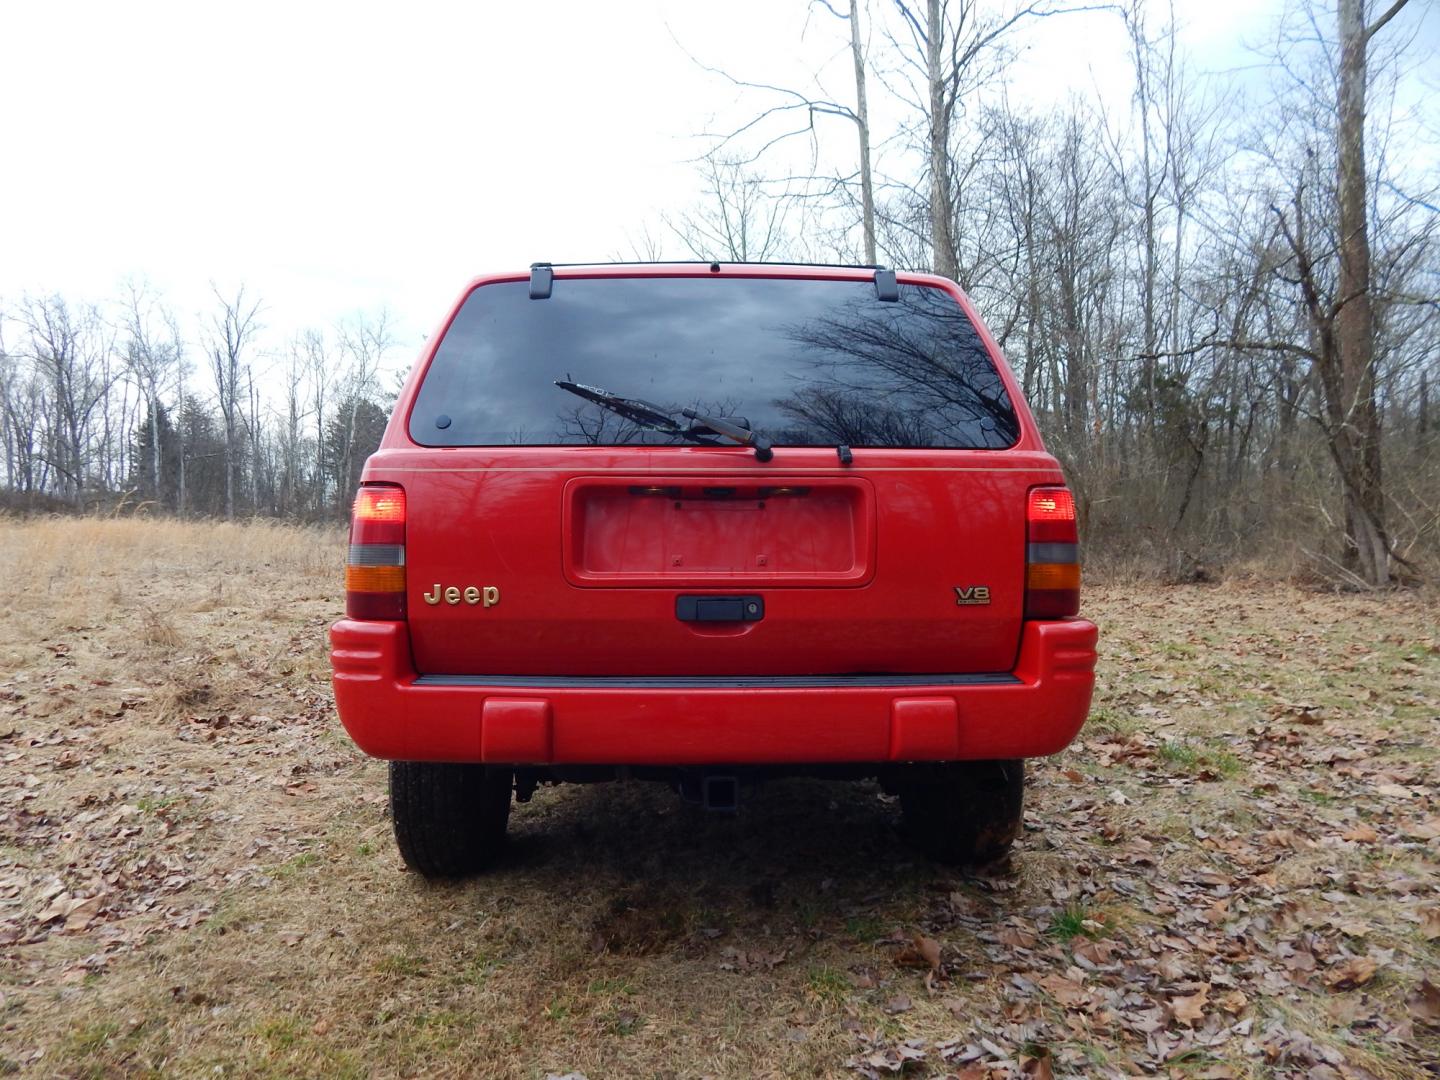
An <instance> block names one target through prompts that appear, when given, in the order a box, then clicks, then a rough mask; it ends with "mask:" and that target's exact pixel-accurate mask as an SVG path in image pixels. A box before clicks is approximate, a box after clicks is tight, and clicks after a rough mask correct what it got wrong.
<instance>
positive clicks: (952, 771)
mask: <svg viewBox="0 0 1440 1080" xmlns="http://www.w3.org/2000/svg"><path fill="white" fill-rule="evenodd" d="M894 787H895V789H896V791H897V793H898V794H899V796H900V806H901V809H902V810H904V812H905V826H906V830H907V832H908V833H909V834H910V839H911V840H912V842H914V844H915V845H916V846H917V847H919V848H920V849H921V850H922V851H924V852H925V854H927V855H929V856H930V857H931V858H932V859H934V860H935V861H936V862H943V863H952V864H953V863H959V864H978V863H988V862H994V861H995V860H996V859H999V858H1001V857H1002V856H1004V855H1005V854H1006V853H1007V852H1009V850H1010V845H1011V844H1013V843H1014V842H1015V838H1016V837H1018V836H1019V835H1020V828H1021V823H1022V817H1023V814H1024V801H1025V762H1024V761H1023V760H1019V759H1017V760H1012V761H955V762H945V763H943V764H935V765H912V766H909V767H908V768H906V769H904V770H903V771H902V772H901V773H900V774H899V775H898V776H896V778H895V783H894Z"/></svg>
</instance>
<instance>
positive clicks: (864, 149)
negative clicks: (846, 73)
mask: <svg viewBox="0 0 1440 1080" xmlns="http://www.w3.org/2000/svg"><path fill="white" fill-rule="evenodd" d="M850 52H851V54H852V55H853V56H854V58H855V126H856V127H857V128H859V130H860V200H861V213H862V222H863V224H864V227H865V261H866V262H868V263H874V262H875V261H876V259H875V188H874V186H873V184H872V181H871V177H870V110H869V108H868V106H867V105H866V104H865V56H864V54H863V53H862V52H861V51H860V2H859V0H850Z"/></svg>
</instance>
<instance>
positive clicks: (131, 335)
mask: <svg viewBox="0 0 1440 1080" xmlns="http://www.w3.org/2000/svg"><path fill="white" fill-rule="evenodd" d="M123 305H124V306H123V315H122V326H123V331H124V333H125V337H126V341H125V362H126V364H127V365H128V367H129V369H130V371H131V374H132V375H133V376H134V378H135V380H136V382H137V383H138V384H139V386H140V393H141V396H142V398H143V399H144V402H145V408H146V411H147V415H148V419H149V423H150V447H149V449H150V461H149V472H150V492H151V495H152V497H155V498H158V497H159V496H160V491H161V476H160V472H161V467H160V462H161V459H162V457H163V456H164V446H163V442H164V438H163V434H162V431H161V424H160V409H161V404H162V399H163V397H164V394H165V393H166V392H167V391H168V390H169V389H170V384H171V382H172V380H174V379H175V378H176V376H177V374H178V373H179V368H180V366H181V365H182V364H183V363H184V345H183V343H182V341H181V337H180V328H179V326H178V324H177V323H176V321H175V316H174V313H173V312H171V311H169V310H168V309H166V308H165V307H164V306H163V305H162V304H160V303H159V301H158V300H157V299H156V297H155V296H154V295H153V292H152V290H151V289H150V287H149V285H148V284H146V283H145V282H143V281H137V280H136V279H134V278H132V279H130V280H129V281H127V282H126V283H125V297H124V300H123ZM157 323H159V326H157V325H156V324H157Z"/></svg>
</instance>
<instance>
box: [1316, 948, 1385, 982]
mask: <svg viewBox="0 0 1440 1080" xmlns="http://www.w3.org/2000/svg"><path fill="white" fill-rule="evenodd" d="M1378 967H1379V965H1378V964H1376V963H1375V961H1374V960H1372V959H1370V957H1368V956H1352V957H1351V958H1350V959H1349V960H1346V961H1345V962H1344V963H1343V964H1337V965H1336V966H1335V967H1333V968H1331V969H1330V970H1329V971H1328V972H1326V973H1325V985H1326V986H1328V987H1330V989H1331V990H1352V989H1354V988H1355V987H1357V986H1364V985H1365V984H1366V983H1368V982H1369V981H1370V980H1371V979H1373V978H1374V977H1375V972H1376V970H1377V968H1378Z"/></svg>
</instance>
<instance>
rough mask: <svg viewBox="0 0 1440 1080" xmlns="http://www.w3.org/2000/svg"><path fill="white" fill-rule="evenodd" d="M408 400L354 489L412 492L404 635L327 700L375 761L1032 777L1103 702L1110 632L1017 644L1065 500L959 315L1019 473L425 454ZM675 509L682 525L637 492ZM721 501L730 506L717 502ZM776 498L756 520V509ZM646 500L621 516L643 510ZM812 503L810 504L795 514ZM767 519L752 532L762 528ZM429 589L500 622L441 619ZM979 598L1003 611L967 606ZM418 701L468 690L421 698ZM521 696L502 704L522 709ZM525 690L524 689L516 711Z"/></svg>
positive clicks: (644, 272) (351, 660)
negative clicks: (721, 612) (387, 486)
mask: <svg viewBox="0 0 1440 1080" xmlns="http://www.w3.org/2000/svg"><path fill="white" fill-rule="evenodd" d="M667 274H668V275H683V276H689V277H709V276H716V275H712V274H711V273H710V272H709V270H708V268H706V267H705V266H694V265H685V264H680V265H673V266H628V267H627V266H609V267H581V268H556V270H555V278H556V280H557V282H563V280H564V279H565V278H584V277H642V276H646V277H648V276H656V275H667ZM720 276H741V277H758V278H769V277H774V278H784V277H802V278H819V279H831V278H833V279H846V280H856V279H861V280H863V279H866V278H868V276H869V274H868V273H867V272H866V271H864V270H854V269H843V268H815V267H744V266H724V267H722V268H721V271H720ZM525 277H526V275H525V274H503V275H495V276H492V277H486V278H480V279H477V280H476V281H475V282H473V283H472V285H471V286H470V289H467V290H466V293H465V294H464V295H462V297H461V298H460V300H459V301H457V303H456V305H455V306H454V308H452V310H451V312H450V314H449V316H448V317H447V318H446V320H445V322H444V323H443V324H442V325H441V327H440V328H439V331H438V332H437V333H436V334H435V335H433V337H432V338H431V340H430V343H429V344H428V345H427V347H426V350H425V352H424V353H423V354H422V356H421V357H420V359H419V362H418V363H417V364H416V365H415V368H414V370H413V371H412V373H411V375H410V378H409V380H408V382H407V384H406V386H405V388H404V389H403V391H402V393H401V396H400V399H399V402H398V403H397V406H396V409H395V412H394V414H393V416H392V417H391V420H390V423H389V425H388V427H387V430H386V433H385V436H384V439H383V441H382V443H381V448H380V450H379V451H378V452H377V453H376V454H375V455H373V456H372V457H371V459H370V460H369V462H367V464H366V467H365V471H364V480H366V481H370V482H374V481H383V482H386V483H393V484H399V485H401V486H402V487H403V488H404V489H405V494H406V500H407V505H408V524H407V529H406V535H405V564H406V579H407V594H406V609H407V612H408V616H407V617H408V621H407V622H401V623H394V622H361V621H352V620H345V621H342V622H340V623H337V624H336V625H335V627H334V629H333V630H332V641H333V645H334V651H333V654H332V658H333V663H334V670H335V692H336V700H337V705H338V707H339V710H340V715H341V718H342V720H343V722H344V723H345V726H346V728H347V730H348V731H349V732H350V734H351V735H352V736H353V737H354V738H355V740H356V742H357V743H358V744H359V745H360V746H361V748H362V749H364V750H365V751H366V752H368V753H371V754H374V755H376V756H379V757H388V758H394V759H408V760H437V761H493V762H511V763H520V762H527V763H530V762H533V763H556V764H558V763H578V764H607V763H614V764H632V765H641V764H705V763H736V764H739V763H769V764H783V763H821V762H883V761H901V760H951V759H973V758H991V757H1029V756H1036V755H1041V754H1049V753H1053V752H1055V751H1057V750H1059V749H1061V748H1062V747H1063V746H1065V745H1066V744H1067V743H1068V742H1069V741H1070V740H1071V739H1072V738H1073V737H1074V734H1075V732H1076V731H1077V730H1078V729H1079V727H1080V724H1081V723H1082V722H1083V721H1084V718H1085V715H1086V712H1087V710H1088V707H1089V701H1090V694H1091V689H1092V686H1093V667H1094V657H1095V653H1094V644H1095V635H1096V632H1095V628H1094V626H1093V625H1091V624H1090V623H1087V622H1083V621H1081V620H1057V621H1053V622H1029V623H1027V622H1025V621H1024V620H1023V604H1024V582H1025V563H1024V559H1025V555H1024V552H1025V544H1026V522H1025V506H1026V500H1027V497H1028V492H1029V489H1030V488H1032V487H1034V486H1037V485H1042V484H1060V483H1063V482H1064V481H1063V476H1062V475H1061V472H1060V469H1059V466H1058V464H1057V463H1056V461H1055V459H1054V458H1053V457H1051V456H1050V455H1049V454H1048V453H1046V452H1045V449H1044V446H1043V445H1042V443H1041V440H1040V438H1039V435H1038V433H1037V430H1036V427H1035V423H1034V420H1033V418H1032V417H1031V415H1030V413H1029V410H1028V409H1027V408H1026V406H1025V403H1024V399H1023V396H1022V394H1021V392H1020V388H1019V387H1018V385H1017V384H1016V382H1015V379H1014V376H1013V374H1012V373H1011V372H1010V371H1009V369H1008V367H1007V366H1006V365H1005V363H1004V361H1003V359H1002V358H1001V356H1000V352H999V349H998V346H996V344H995V342H994V340H993V338H992V337H991V336H990V335H989V332H988V331H987V330H986V329H985V326H984V323H983V322H982V321H981V320H980V318H979V316H978V315H977V314H976V313H975V311H974V309H973V308H972V306H971V305H970V302H969V300H968V299H967V298H966V297H965V296H964V294H963V293H962V292H961V291H960V290H959V288H958V287H957V286H956V285H955V284H954V283H953V282H950V281H947V280H945V279H942V278H935V277H931V276H928V275H916V274H901V275H899V280H900V282H901V283H904V284H916V285H931V286H935V287H938V288H942V289H944V290H946V291H947V292H948V293H949V294H950V295H952V296H953V297H954V298H955V300H956V302H957V303H958V304H959V305H960V306H961V307H962V308H963V309H964V310H965V311H966V313H967V314H968V315H969V317H970V318H971V320H972V321H973V322H974V323H975V325H976V327H977V328H978V330H979V332H980V335H981V338H982V340H983V341H984V343H985V346H986V348H987V349H988V350H989V351H990V353H991V356H992V357H993V358H994V359H995V361H996V364H997V367H998V368H999V370H1000V373H1001V377H1002V379H1003V381H1004V383H1005V385H1006V387H1007V389H1008V391H1009V394H1010V397H1011V400H1012V402H1013V403H1014V406H1015V410H1016V413H1017V414H1018V417H1019V420H1020V432H1021V434H1020V438H1019V440H1018V441H1017V443H1016V444H1015V445H1014V446H1013V447H1011V448H1009V449H1005V450H948V449H947V450H901V449H866V448H861V449H856V450H855V451H854V461H853V465H852V466H849V467H843V466H841V464H840V463H839V461H838V458H837V455H836V453H835V451H834V450H833V449H830V448H819V447H786V446H777V447H776V448H775V452H774V457H773V459H772V460H770V461H768V462H763V463H762V462H759V461H757V460H756V459H755V457H754V455H753V453H751V451H749V450H747V449H745V448H743V447H738V446H650V445H646V446H533V445H532V446H496V447H457V448H427V447H420V446H418V445H416V444H415V443H414V442H413V441H412V440H411V438H410V436H409V417H410V412H411V410H412V408H413V406H414V402H415V397H416V394H417V392H418V388H419V386H420V383H421V382H422V381H423V379H424V375H425V371H426V369H427V367H428V365H429V363H430V362H431V360H432V358H433V356H434V352H435V350H436V348H437V347H438V344H439V342H440V340H441V338H442V337H443V335H444V333H445V331H446V329H448V327H449V325H450V323H451V321H452V320H453V319H454V317H455V315H456V313H457V312H458V311H459V308H460V305H461V304H462V303H463V302H464V299H465V297H466V296H468V294H469V292H470V291H471V290H473V289H475V288H480V287H483V286H484V285H486V284H489V283H493V282H499V281H516V280H524V278H525ZM647 485H650V486H664V487H666V488H667V489H675V488H679V489H680V491H681V494H680V496H679V497H678V498H672V497H669V496H667V497H663V498H662V497H659V496H652V495H646V494H644V493H641V492H639V490H638V489H642V488H644V487H645V486H647ZM707 487H709V488H714V487H729V488H734V489H735V494H734V495H733V496H732V497H731V498H727V499H726V500H724V501H723V502H715V501H707V500H706V499H705V498H703V497H702V496H703V489H704V488H707ZM762 487H763V488H768V489H775V488H788V489H791V493H775V492H774V491H773V490H772V491H770V492H769V493H768V494H765V496H764V497H763V498H762V493H761V490H760V489H761V488H762ZM632 489H633V490H632ZM796 489H801V490H803V494H796V493H794V492H795V491H796ZM762 504H763V505H762ZM436 585H440V586H442V588H443V587H452V586H453V587H458V588H459V589H461V590H464V589H465V588H467V587H474V588H477V589H484V588H487V587H493V588H495V589H497V590H498V597H499V602H498V603H495V604H493V605H488V604H487V605H478V604H467V603H460V604H447V603H443V602H442V603H439V604H429V603H426V602H425V601H424V599H423V594H425V593H426V592H431V593H432V594H433V590H434V589H435V586H436ZM957 586H959V587H966V588H970V587H973V586H987V587H988V588H989V590H990V596H991V601H990V603H988V604H983V605H982V604H976V605H963V606H962V605H958V604H957V603H956V594H955V591H954V590H955V588H956V587H957ZM679 592H685V593H702V594H703V593H705V592H713V593H718V594H731V595H733V594H735V593H737V592H746V593H758V594H763V597H764V602H765V618H764V619H763V620H761V621H758V622H750V623H724V624H699V623H687V622H681V621H679V620H677V619H676V617H675V597H676V595H677V593H679ZM851 672H884V673H892V674H903V673H913V674H925V673H944V674H947V675H953V674H963V673H991V672H1013V673H1014V674H1015V675H1016V677H1017V679H1018V682H1016V683H1013V684H1009V685H994V684H988V685H967V686H958V687H957V686H945V685H941V686H923V685H920V686H906V687H904V688H903V690H901V689H897V688H895V687H893V686H892V687H865V688H844V689H839V688H823V689H822V688H803V689H802V688H786V689H713V688H709V689H683V690H676V689H663V690H662V689H620V688H604V687H597V686H596V685H594V684H593V683H592V684H588V685H585V686H583V687H571V688H566V689H556V690H551V689H546V690H543V691H542V690H539V689H523V688H522V689H519V690H516V689H501V688H498V687H487V686H486V685H485V684H484V681H483V677H484V676H486V675H490V676H506V677H517V676H518V677H524V676H573V677H582V678H593V677H610V676H672V677H682V676H683V677H693V678H695V679H696V680H697V684H701V685H703V680H704V679H705V678H707V677H717V676H776V675H784V676H806V675H826V674H846V673H851ZM417 673H424V674H435V675H449V676H467V675H468V676H475V677H477V678H478V679H479V681H478V682H475V683H473V684H471V685H464V686H437V685H423V684H417V683H416V678H417ZM514 685H515V684H514V683H511V682H508V681H507V682H506V686H508V687H513V686H514ZM522 686H523V684H522Z"/></svg>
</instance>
